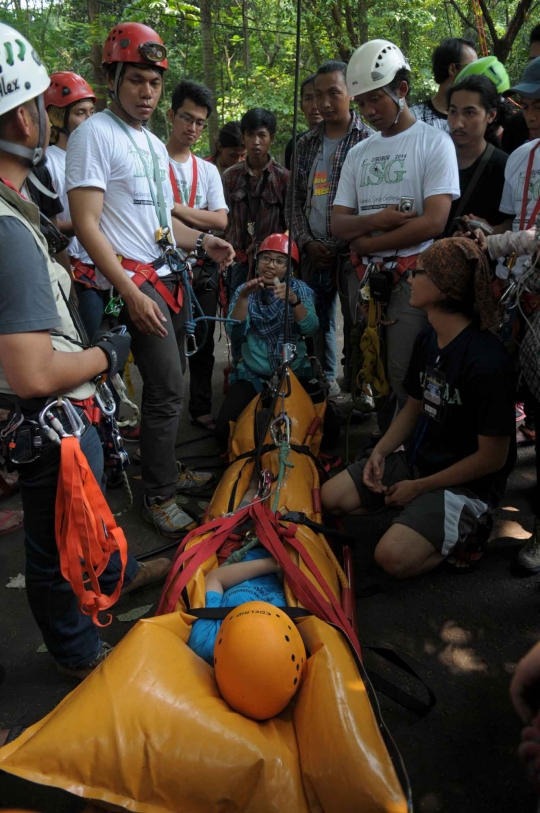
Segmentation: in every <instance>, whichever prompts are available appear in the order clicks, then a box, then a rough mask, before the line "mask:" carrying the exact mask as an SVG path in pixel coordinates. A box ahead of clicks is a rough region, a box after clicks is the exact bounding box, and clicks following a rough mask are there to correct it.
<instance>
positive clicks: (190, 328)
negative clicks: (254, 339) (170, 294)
mask: <svg viewBox="0 0 540 813" xmlns="http://www.w3.org/2000/svg"><path fill="white" fill-rule="evenodd" d="M182 280H183V283H184V291H185V293H186V298H187V309H188V311H187V312H188V318H187V319H186V321H185V322H184V325H183V328H184V353H185V355H186V356H187V357H188V358H189V357H190V356H194V355H195V353H198V352H199V349H200V348H202V347H204V344H205V342H206V339H207V337H208V322H225V323H227V322H228V323H229V324H230V325H239V324H240V321H239V320H238V319H230V318H229V317H226V316H225V317H223V316H206V314H205V313H204V311H203V309H202V308H201V306H200V303H199V300H198V299H197V296H196V294H195V291H194V290H193V286H192V284H191V280H190V278H189V271H188V264H187V262H185V261H184V262H183V268H182ZM196 313H198V314H200V315H199V316H195V314H196ZM199 322H204V333H203V340H202V342H201V344H200V347H199V344H198V342H197V339H196V337H195V331H196V329H197V324H198V323H199Z"/></svg>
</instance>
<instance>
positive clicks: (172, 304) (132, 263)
mask: <svg viewBox="0 0 540 813" xmlns="http://www.w3.org/2000/svg"><path fill="white" fill-rule="evenodd" d="M120 263H121V265H122V268H125V269H126V271H132V272H133V276H132V278H131V279H132V281H133V282H134V283H135V285H136V286H137V288H140V287H141V285H143V284H144V283H145V282H149V283H150V285H152V286H153V287H154V288H155V289H156V291H157V292H158V294H159V295H160V296H161V297H162V298H163V299H164V300H165V302H166V303H167V305H168V306H169V308H170V309H171V310H172V311H173V312H174V313H179V312H180V310H181V308H182V303H183V301H184V289H183V288H182V283H181V282H180V280H179V281H178V283H177V288H176V291H175V293H174V294H172V293H171V292H170V291H169V289H168V288H167V286H166V285H165V284H164V283H163V282H162V281H161V280H160V278H159V276H158V273H157V271H156V269H155V268H154V266H153V265H152V263H146V264H145V263H139V262H137V260H128V259H127V258H126V257H122V258H121V259H120Z"/></svg>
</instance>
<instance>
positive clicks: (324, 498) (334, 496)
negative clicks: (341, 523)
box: [321, 480, 343, 513]
mask: <svg viewBox="0 0 540 813" xmlns="http://www.w3.org/2000/svg"><path fill="white" fill-rule="evenodd" d="M339 495H340V491H339V489H338V488H336V485H335V483H333V482H332V480H327V482H326V483H323V484H322V486H321V503H322V507H323V509H324V510H325V511H330V512H337V513H341V512H342V511H343V507H342V505H341V504H340V499H339Z"/></svg>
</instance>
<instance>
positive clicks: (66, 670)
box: [56, 641, 114, 680]
mask: <svg viewBox="0 0 540 813" xmlns="http://www.w3.org/2000/svg"><path fill="white" fill-rule="evenodd" d="M113 649H114V647H112V646H111V645H110V644H108V643H106V642H105V641H102V642H101V652H100V653H99V655H98V656H97V658H94V660H93V661H90V663H88V664H87V665H86V666H81V667H80V668H79V669H71V668H70V667H69V666H64V665H63V664H62V663H57V664H56V667H57V669H58V671H59V672H60V673H61V674H62V675H66V676H67V677H73V678H76V679H77V680H84V679H85V678H87V677H88V675H91V674H92V672H93V671H94V669H97V668H98V666H99V665H100V664H102V663H103V661H104V660H105V658H106V657H107V656H108V655H110V654H111V652H112V651H113Z"/></svg>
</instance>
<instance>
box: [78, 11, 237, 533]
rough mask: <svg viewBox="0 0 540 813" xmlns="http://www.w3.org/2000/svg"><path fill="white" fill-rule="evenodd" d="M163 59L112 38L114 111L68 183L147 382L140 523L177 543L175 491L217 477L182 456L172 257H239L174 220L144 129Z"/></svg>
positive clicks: (158, 52) (88, 139)
mask: <svg viewBox="0 0 540 813" xmlns="http://www.w3.org/2000/svg"><path fill="white" fill-rule="evenodd" d="M166 57H167V54H166V49H165V46H164V45H163V43H162V41H161V39H160V37H159V36H158V35H157V34H156V32H155V31H153V30H152V29H151V28H148V26H146V25H143V24H141V23H121V24H119V25H117V26H116V27H115V28H114V29H113V30H112V31H111V32H110V34H109V36H108V37H107V40H106V42H105V47H104V53H103V63H104V66H105V69H106V72H107V79H108V86H109V94H110V96H111V105H110V110H106V111H103V112H101V113H96V114H95V115H94V116H92V118H90V119H89V120H88V121H87V122H85V124H84V125H82V126H81V127H79V128H78V129H77V131H76V132H75V133H73V135H72V136H71V138H70V140H69V145H68V153H67V164H66V181H67V183H66V186H67V190H68V197H69V204H70V209H71V216H72V219H73V223H74V227H75V232H76V234H77V237H78V238H79V240H80V241H81V243H82V244H83V246H84V247H85V249H86V250H87V251H88V254H89V255H90V257H91V258H92V260H93V261H94V263H95V264H96V266H97V267H98V268H99V269H100V271H101V272H102V273H103V274H104V276H105V277H106V278H107V279H108V280H109V282H110V283H111V285H113V286H114V288H115V290H116V291H117V292H118V294H119V296H120V297H121V298H122V300H123V302H124V303H125V307H124V310H123V312H122V316H121V318H122V320H123V321H125V323H126V324H127V325H128V328H129V331H130V333H131V335H132V351H133V355H134V358H135V362H136V364H137V366H138V367H139V370H140V373H141V376H142V379H143V398H142V411H141V413H142V414H141V462H142V477H143V486H144V491H145V496H144V505H143V517H144V519H146V520H147V521H148V522H150V523H151V524H154V525H155V527H156V528H157V530H158V531H159V533H161V534H163V535H164V536H168V537H172V538H177V537H178V536H181V535H183V534H185V532H186V531H188V530H191V528H192V527H194V524H195V523H194V521H193V520H192V518H191V517H190V516H188V515H187V514H186V513H185V511H183V510H182V509H181V508H180V506H179V504H178V502H177V499H176V495H177V493H178V492H184V493H188V494H194V493H197V491H198V490H199V489H200V488H204V487H206V486H207V485H208V484H209V483H210V482H211V480H212V475H209V474H207V473H205V472H190V471H188V470H186V469H185V468H184V467H183V466H182V465H181V464H177V461H176V458H175V448H174V447H175V442H176V436H177V431H178V425H179V419H180V411H181V405H182V395H183V382H182V379H183V371H184V367H185V359H184V356H183V350H182V346H183V340H184V333H183V330H182V326H183V324H184V321H185V320H186V318H191V314H187V313H182V308H184V311H185V303H186V301H187V300H188V299H189V297H188V296H187V291H184V290H183V287H182V281H181V276H180V275H179V274H178V273H177V268H178V264H177V263H176V262H175V259H174V256H173V257H172V259H171V255H170V253H169V252H170V251H171V250H173V249H174V245H175V238H176V239H177V240H178V243H179V245H181V246H182V248H184V249H186V250H187V251H193V250H195V251H196V252H197V255H198V256H204V255H205V253H208V255H209V256H210V257H211V258H212V259H213V260H215V261H216V262H218V263H223V264H224V265H227V264H228V263H230V261H231V260H232V257H233V252H232V248H231V247H230V246H229V245H228V244H227V243H225V242H224V241H223V240H219V239H218V238H216V237H212V236H211V235H208V234H206V233H204V232H203V233H200V232H199V231H198V230H194V229H190V228H189V227H188V226H185V225H183V224H182V223H180V221H179V220H178V219H177V218H172V215H171V212H172V209H173V204H174V201H173V193H172V187H171V183H170V180H169V156H168V154H167V150H166V149H165V146H164V145H163V144H162V143H161V141H159V139H158V138H156V137H155V136H154V135H152V133H150V132H149V131H148V130H147V129H146V128H145V127H144V125H145V124H146V123H147V122H148V120H149V118H150V116H151V115H152V113H153V112H154V110H155V108H156V107H157V104H158V102H159V98H160V96H161V90H162V85H163V80H162V74H163V71H164V70H166V69H167V67H168V63H167V58H166ZM173 234H174V237H173ZM119 258H121V259H119ZM182 303H183V304H182Z"/></svg>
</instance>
